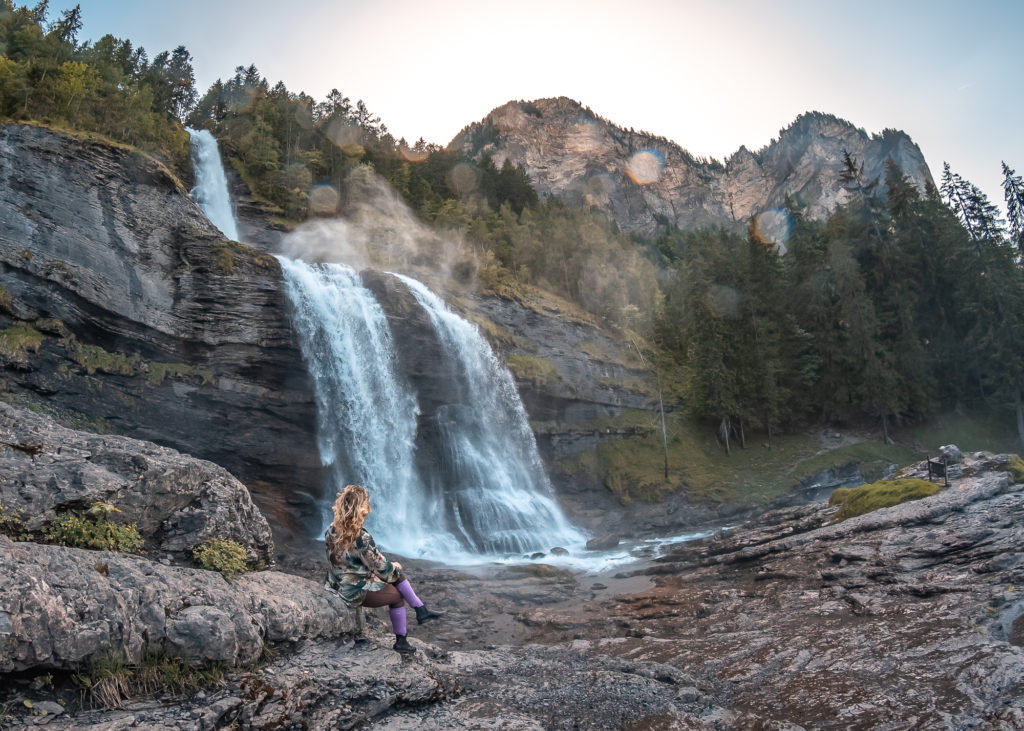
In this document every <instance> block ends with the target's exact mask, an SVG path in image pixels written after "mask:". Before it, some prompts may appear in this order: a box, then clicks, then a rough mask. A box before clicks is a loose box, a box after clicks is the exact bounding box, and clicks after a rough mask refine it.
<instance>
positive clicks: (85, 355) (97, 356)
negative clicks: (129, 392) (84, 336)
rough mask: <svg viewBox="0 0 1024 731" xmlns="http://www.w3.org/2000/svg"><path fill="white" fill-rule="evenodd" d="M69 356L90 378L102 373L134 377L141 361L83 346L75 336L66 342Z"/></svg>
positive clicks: (132, 357)
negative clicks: (99, 372) (98, 372)
mask: <svg viewBox="0 0 1024 731" xmlns="http://www.w3.org/2000/svg"><path fill="white" fill-rule="evenodd" d="M66 346H67V350H68V356H69V357H70V358H71V360H73V361H75V362H76V363H78V365H80V366H82V368H84V369H85V372H86V373H88V374H89V375H90V376H91V375H93V374H94V373H96V371H101V372H103V373H112V374H115V375H121V376H134V375H135V374H136V373H138V371H139V367H140V365H141V362H142V361H141V359H140V358H138V357H136V356H130V355H125V354H124V353H111V352H110V351H108V350H104V349H103V348H101V347H100V346H98V345H83V344H82V343H80V342H78V340H77V339H75V337H74V336H71V337H69V338H68V339H67V340H66Z"/></svg>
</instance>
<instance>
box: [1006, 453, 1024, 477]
mask: <svg viewBox="0 0 1024 731" xmlns="http://www.w3.org/2000/svg"><path fill="white" fill-rule="evenodd" d="M1006 469H1008V470H1009V471H1010V474H1011V475H1013V481H1014V482H1016V483H1017V484H1020V483H1022V482H1024V460H1022V459H1021V458H1020V455H1019V454H1011V455H1010V462H1009V464H1007V465H1006Z"/></svg>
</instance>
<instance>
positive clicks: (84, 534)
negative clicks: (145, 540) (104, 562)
mask: <svg viewBox="0 0 1024 731" xmlns="http://www.w3.org/2000/svg"><path fill="white" fill-rule="evenodd" d="M115 510H116V508H115ZM46 540H48V541H52V542H53V543H57V544H58V545H61V546H72V547H74V548H91V549H94V550H98V551H137V550H139V549H140V548H142V536H140V535H139V531H138V529H137V528H136V527H135V526H134V525H117V524H116V523H111V522H110V521H109V520H106V519H105V518H104V519H100V520H89V519H87V518H83V517H82V516H80V515H75V514H73V513H65V514H64V515H61V516H59V517H57V518H56V519H54V521H53V522H52V523H50V527H49V528H48V529H47V531H46Z"/></svg>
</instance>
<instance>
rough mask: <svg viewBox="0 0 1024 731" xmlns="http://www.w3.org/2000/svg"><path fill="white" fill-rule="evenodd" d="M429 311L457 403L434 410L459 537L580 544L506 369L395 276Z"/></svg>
mask: <svg viewBox="0 0 1024 731" xmlns="http://www.w3.org/2000/svg"><path fill="white" fill-rule="evenodd" d="M395 276H397V277H398V278H399V279H400V280H401V281H402V282H404V283H405V285H406V286H407V287H408V288H409V290H410V291H411V292H412V294H413V296H414V297H415V298H416V301H417V302H419V304H420V306H421V307H422V308H423V309H424V310H425V311H426V312H427V314H428V316H429V317H430V321H431V323H432V324H433V325H434V330H435V331H436V332H437V335H438V338H439V339H440V341H441V345H442V348H443V349H444V354H445V357H446V359H447V360H449V361H450V362H451V363H453V364H454V365H455V368H453V373H454V379H455V380H456V383H454V384H452V385H453V387H452V389H451V392H452V393H455V394H458V395H459V398H458V401H457V402H453V403H450V404H447V405H445V406H444V407H442V408H441V409H438V412H437V414H436V415H435V419H436V421H437V424H436V428H437V432H438V434H439V436H440V439H441V442H442V452H443V453H444V454H445V456H446V457H447V459H445V460H444V462H445V465H444V466H445V469H444V470H443V471H441V472H440V473H439V474H438V475H436V476H435V479H442V480H445V481H450V482H451V484H450V485H441V486H439V487H440V488H442V489H444V490H445V493H444V494H445V499H446V501H447V502H448V503H449V506H450V510H451V512H452V515H453V516H454V521H453V522H454V524H455V526H456V528H455V529H456V531H457V532H458V537H459V539H460V540H461V541H462V542H463V543H466V544H468V545H474V546H478V547H480V548H482V549H483V550H484V551H486V552H490V553H508V552H521V551H529V550H536V549H538V548H550V547H551V546H554V545H565V544H572V545H576V544H580V543H583V542H584V541H585V540H586V539H585V536H584V535H583V534H582V533H580V532H579V530H577V529H576V528H575V527H574V526H573V525H572V524H571V523H569V521H568V519H566V517H565V515H564V514H563V513H562V510H561V508H560V507H559V506H558V504H557V503H556V502H555V500H554V491H553V490H552V488H551V483H550V481H549V480H548V476H547V473H546V472H545V470H544V465H543V463H542V462H541V459H540V454H539V453H538V451H537V442H536V440H535V439H534V436H533V431H532V430H531V429H530V424H529V421H528V419H527V415H526V410H525V409H524V408H523V403H522V401H521V400H520V398H519V392H518V391H517V390H516V385H515V382H514V381H513V380H512V375H511V374H510V373H509V372H508V369H506V368H505V367H504V366H503V365H502V364H501V362H500V361H499V360H498V358H497V357H496V356H495V355H494V352H493V351H492V350H491V347H490V345H488V344H487V341H486V340H484V338H483V336H481V335H480V332H479V331H478V330H477V329H476V327H475V326H474V325H472V324H470V323H469V322H467V321H466V320H464V319H462V318H461V317H459V316H458V315H456V314H455V313H454V312H452V311H451V310H449V309H448V307H447V305H445V303H444V301H443V300H442V299H441V298H440V297H438V296H437V295H435V294H434V293H433V292H431V291H430V290H429V289H427V288H426V287H425V286H424V285H423V284H422V283H421V282H418V281H417V280H415V279H412V278H410V277H406V276H402V275H400V274H396V275H395Z"/></svg>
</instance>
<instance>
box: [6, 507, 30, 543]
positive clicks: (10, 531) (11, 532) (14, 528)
mask: <svg viewBox="0 0 1024 731" xmlns="http://www.w3.org/2000/svg"><path fill="white" fill-rule="evenodd" d="M0 533H2V534H3V535H5V536H7V537H8V538H10V539H11V540H14V541H27V540H28V539H29V538H30V537H31V535H30V534H29V533H28V531H26V530H25V520H24V517H23V516H22V513H21V511H20V510H11V509H10V508H8V507H7V506H6V505H4V504H3V502H0Z"/></svg>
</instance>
